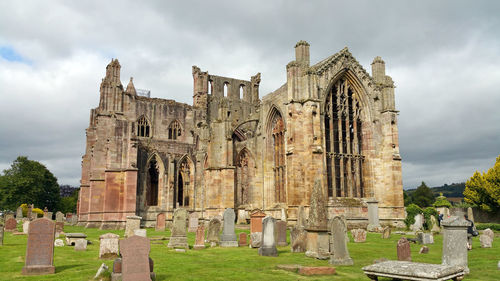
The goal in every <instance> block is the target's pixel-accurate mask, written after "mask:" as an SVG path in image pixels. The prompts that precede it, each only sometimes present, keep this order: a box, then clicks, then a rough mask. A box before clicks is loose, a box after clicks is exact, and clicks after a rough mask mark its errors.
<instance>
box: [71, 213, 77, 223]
mask: <svg viewBox="0 0 500 281" xmlns="http://www.w3.org/2000/svg"><path fill="white" fill-rule="evenodd" d="M77 223H78V215H76V214H73V216H71V219H70V225H75V224H77Z"/></svg>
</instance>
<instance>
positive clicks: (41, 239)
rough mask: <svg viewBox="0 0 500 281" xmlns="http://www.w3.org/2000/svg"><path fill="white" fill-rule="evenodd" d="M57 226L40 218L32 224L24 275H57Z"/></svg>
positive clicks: (29, 232)
mask: <svg viewBox="0 0 500 281" xmlns="http://www.w3.org/2000/svg"><path fill="white" fill-rule="evenodd" d="M55 231H56V225H55V223H54V222H53V221H51V220H48V219H46V218H40V219H36V220H34V221H32V222H31V223H30V227H29V231H28V243H27V246H26V260H25V265H24V267H23V271H22V274H23V275H41V274H53V273H55V267H54V234H55Z"/></svg>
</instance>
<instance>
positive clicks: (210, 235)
mask: <svg viewBox="0 0 500 281" xmlns="http://www.w3.org/2000/svg"><path fill="white" fill-rule="evenodd" d="M220 227H221V222H220V220H219V219H218V218H212V219H211V220H210V222H209V223H208V231H207V242H209V243H210V246H211V247H214V246H217V245H218V244H219V233H220Z"/></svg>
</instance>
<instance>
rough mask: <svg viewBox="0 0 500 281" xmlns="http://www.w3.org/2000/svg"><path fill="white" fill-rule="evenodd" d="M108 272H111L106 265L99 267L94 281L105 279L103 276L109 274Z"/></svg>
mask: <svg viewBox="0 0 500 281" xmlns="http://www.w3.org/2000/svg"><path fill="white" fill-rule="evenodd" d="M108 271H109V268H108V266H107V265H106V264H105V263H103V264H101V266H100V267H99V269H98V270H97V273H96V274H95V275H94V279H97V278H99V277H103V276H104V274H105V273H106V272H108Z"/></svg>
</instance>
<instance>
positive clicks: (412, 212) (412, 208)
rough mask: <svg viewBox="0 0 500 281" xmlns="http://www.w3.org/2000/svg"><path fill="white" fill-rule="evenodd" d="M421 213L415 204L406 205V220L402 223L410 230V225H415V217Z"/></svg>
mask: <svg viewBox="0 0 500 281" xmlns="http://www.w3.org/2000/svg"><path fill="white" fill-rule="evenodd" d="M421 213H422V209H421V208H420V207H419V206H417V205H415V204H410V205H408V207H406V218H405V220H404V223H405V225H406V228H407V229H408V228H410V225H412V224H414V223H415V216H416V215H417V214H421Z"/></svg>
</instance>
